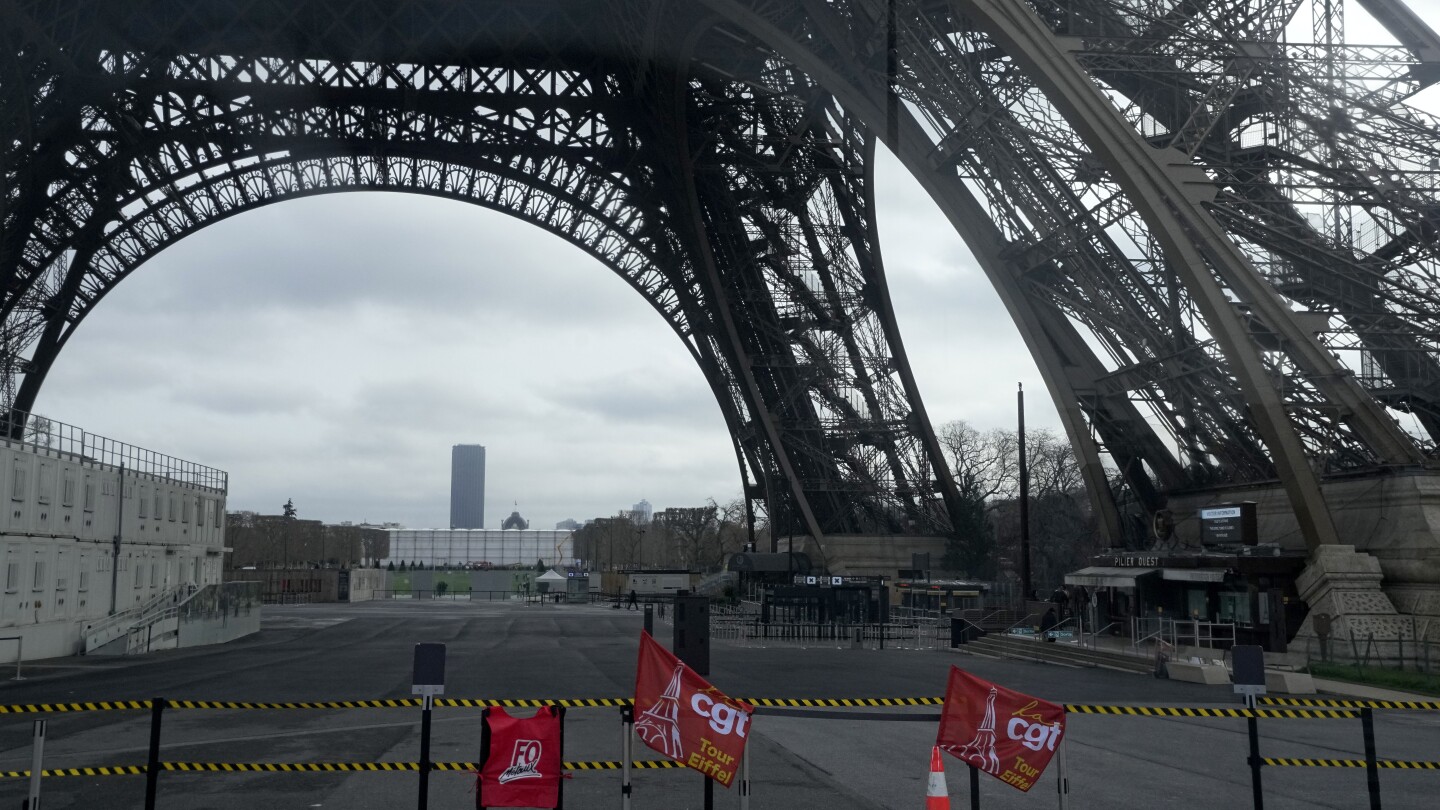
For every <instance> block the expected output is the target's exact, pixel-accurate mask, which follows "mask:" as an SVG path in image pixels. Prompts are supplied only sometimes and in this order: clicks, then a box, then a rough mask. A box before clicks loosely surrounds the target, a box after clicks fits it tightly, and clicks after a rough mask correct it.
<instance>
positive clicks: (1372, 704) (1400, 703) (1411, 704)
mask: <svg viewBox="0 0 1440 810" xmlns="http://www.w3.org/2000/svg"><path fill="white" fill-rule="evenodd" d="M1260 702H1261V703H1263V704H1265V705H1266V706H1309V707H1313V708H1328V709H1410V710H1414V711H1427V712H1436V711H1440V700H1332V699H1329V698H1272V697H1262V698H1260Z"/></svg>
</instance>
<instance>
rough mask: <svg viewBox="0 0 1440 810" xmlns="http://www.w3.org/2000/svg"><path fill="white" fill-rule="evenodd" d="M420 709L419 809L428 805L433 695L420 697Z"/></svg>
mask: <svg viewBox="0 0 1440 810" xmlns="http://www.w3.org/2000/svg"><path fill="white" fill-rule="evenodd" d="M421 705H422V707H421V709H420V793H419V798H418V800H417V802H416V805H415V806H416V807H417V808H419V810H426V808H427V807H429V806H430V708H431V707H432V706H434V705H435V696H434V695H425V696H424V697H423V698H421Z"/></svg>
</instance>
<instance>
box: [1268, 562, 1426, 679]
mask: <svg viewBox="0 0 1440 810" xmlns="http://www.w3.org/2000/svg"><path fill="white" fill-rule="evenodd" d="M1383 578H1384V576H1383V574H1381V572H1380V561H1379V560H1377V559H1376V558H1375V557H1373V556H1371V555H1369V554H1366V553H1363V552H1357V551H1356V550H1355V547H1354V546H1338V545H1337V546H1322V547H1321V548H1320V549H1318V550H1317V551H1316V552H1315V553H1314V554H1313V555H1311V557H1310V561H1309V563H1308V564H1307V565H1306V567H1305V570H1304V571H1303V572H1301V574H1300V576H1299V578H1298V579H1296V581H1295V585H1296V587H1297V588H1298V590H1299V592H1300V598H1302V599H1304V600H1305V602H1306V604H1308V605H1309V606H1310V613H1309V615H1308V616H1306V617H1305V622H1304V624H1302V625H1301V626H1300V631H1299V632H1298V633H1297V634H1296V636H1295V641H1294V642H1293V646H1292V649H1296V648H1298V649H1300V650H1304V651H1305V652H1306V653H1307V654H1308V655H1309V657H1310V658H1311V659H1313V660H1319V659H1321V658H1322V655H1321V652H1320V651H1321V644H1320V636H1319V634H1317V633H1316V627H1315V625H1316V621H1317V619H1320V617H1322V616H1325V615H1328V616H1329V617H1330V628H1329V633H1328V648H1329V649H1328V655H1326V656H1323V657H1326V658H1329V659H1330V660H1332V661H1345V662H1350V661H1354V660H1356V659H1360V660H1362V661H1363V660H1369V661H1370V662H1372V663H1375V664H1380V663H1381V662H1388V664H1389V665H1392V666H1393V665H1394V664H1395V663H1396V661H1397V659H1398V657H1399V655H1400V654H1401V651H1402V650H1404V648H1405V646H1406V645H1413V643H1414V641H1415V634H1416V629H1417V625H1416V622H1415V620H1414V618H1413V617H1411V616H1401V615H1400V614H1399V612H1398V611H1396V609H1395V605H1394V603H1393V602H1391V601H1390V597H1389V596H1388V595H1387V594H1386V593H1385V592H1384V591H1382V590H1381V589H1380V581H1381V580H1382V579H1383ZM1321 621H1322V622H1323V619H1322V620H1321ZM1413 653H1414V650H1413V649H1412V650H1410V652H1409V653H1408V654H1407V657H1408V655H1410V654H1413Z"/></svg>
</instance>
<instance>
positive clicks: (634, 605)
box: [625, 588, 640, 610]
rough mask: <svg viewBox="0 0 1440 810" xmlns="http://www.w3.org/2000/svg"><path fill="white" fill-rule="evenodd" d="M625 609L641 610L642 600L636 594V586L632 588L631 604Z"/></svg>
mask: <svg viewBox="0 0 1440 810" xmlns="http://www.w3.org/2000/svg"><path fill="white" fill-rule="evenodd" d="M625 609H626V610H639V609H640V600H639V598H638V597H637V596H636V594H635V589H634V588H631V589H630V603H629V605H628V606H627V607H626V608H625Z"/></svg>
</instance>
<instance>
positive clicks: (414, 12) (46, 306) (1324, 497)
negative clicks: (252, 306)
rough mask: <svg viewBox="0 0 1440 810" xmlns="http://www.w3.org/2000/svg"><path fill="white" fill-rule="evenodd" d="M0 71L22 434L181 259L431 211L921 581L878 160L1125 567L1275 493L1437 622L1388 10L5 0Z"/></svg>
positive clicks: (1422, 278) (932, 478)
mask: <svg viewBox="0 0 1440 810" xmlns="http://www.w3.org/2000/svg"><path fill="white" fill-rule="evenodd" d="M1424 1H1425V2H1430V0H1424ZM0 41H3V45H4V47H3V51H0V54H3V55H0V134H3V137H0V223H3V233H0V274H3V278H4V284H3V287H0V292H3V297H0V324H3V326H0V392H3V393H4V395H5V396H6V398H7V402H6V404H7V405H8V406H9V407H10V409H11V413H12V416H11V418H10V419H9V420H8V430H9V431H10V432H12V433H18V432H20V431H22V430H23V419H24V417H23V414H24V413H26V412H28V411H29V410H30V409H31V407H32V406H33V405H34V403H35V400H36V396H37V395H38V393H39V391H40V389H41V387H42V386H43V384H44V382H45V379H46V376H47V374H48V373H49V371H50V369H51V368H52V367H53V365H54V363H55V361H56V359H57V358H58V356H59V353H60V350H61V349H62V348H63V347H64V346H65V344H66V342H67V341H68V340H69V338H70V336H71V335H72V334H73V333H74V330H75V329H76V328H77V327H78V326H79V325H80V323H81V322H82V321H83V320H84V318H85V317H86V316H87V315H88V314H89V313H90V312H91V311H93V310H94V308H95V307H96V306H98V305H99V303H100V302H101V301H102V300H104V298H105V296H106V294H107V293H108V292H109V291H110V290H112V289H114V287H115V286H116V285H118V284H120V283H121V282H122V281H124V280H125V279H126V278H127V277H128V276H129V275H130V274H131V273H132V272H134V271H135V270H136V269H137V268H139V267H140V266H141V265H142V264H143V263H144V262H145V261H146V260H147V259H149V258H150V257H151V256H153V255H155V254H156V253H158V252H159V251H161V250H164V249H165V248H166V247H168V246H169V245H171V244H174V243H175V242H177V241H179V240H181V239H183V238H185V237H186V236H188V235H190V234H192V233H195V232H197V231H199V230H200V229H202V228H204V227H205V226H207V225H209V224H211V223H214V222H217V221H219V220H222V219H225V218H228V217H232V216H236V215H240V214H243V213H245V212H247V211H250V210H254V209H255V208H257V207H260V206H263V205H269V204H272V203H276V202H280V201H284V200H289V199H295V198H297V197H302V196H307V195H315V194H327V193H337V192H346V191H357V190H387V191H403V192H410V193H417V194H428V195H434V196H440V197H446V198H450V199H457V200H463V201H467V202H471V203H474V204H476V205H481V206H485V207H489V208H493V209H496V210H499V211H503V212H506V213H508V214H511V215H513V216H515V217H517V218H518V219H520V220H523V221H525V222H529V223H531V224H533V225H536V226H538V227H541V228H544V229H546V230H548V231H550V232H552V233H555V234H558V235H559V236H561V237H563V238H565V239H567V240H569V241H571V242H572V243H574V244H575V245H577V246H579V247H580V248H581V249H583V250H585V251H587V252H588V253H590V254H591V255H592V256H594V257H596V258H597V259H598V260H599V261H601V262H602V263H604V264H605V265H606V266H608V267H609V268H610V269H611V270H612V271H613V272H615V273H617V274H618V275H620V276H621V277H623V278H624V279H625V280H626V281H627V282H628V283H629V284H630V285H631V286H632V287H633V288H634V289H635V290H636V292H637V293H639V294H640V295H642V296H644V297H645V299H646V300H647V301H648V302H649V303H650V304H651V305H652V307H653V308H654V310H655V312H656V314H657V315H658V316H659V317H661V318H664V319H665V321H666V322H667V324H669V325H670V327H671V328H672V329H673V331H674V333H675V335H676V338H677V339H678V340H680V341H682V342H683V343H684V345H685V346H686V348H687V350H689V351H690V353H691V354H692V356H693V357H694V359H695V362H696V364H697V366H698V367H699V369H700V370H701V372H702V373H703V374H704V375H705V377H706V379H707V380H708V381H709V383H710V385H711V387H712V390H713V391H714V394H715V396H716V399H717V401H718V402H719V404H720V407H721V409H722V411H723V413H724V416H725V420H726V424H727V425H728V427H729V430H730V433H731V436H732V439H733V444H734V450H735V458H736V463H737V468H738V470H739V477H740V479H741V481H742V482H743V489H744V493H745V498H746V502H747V504H748V506H749V508H750V510H751V511H752V513H754V514H764V515H767V516H768V518H769V521H770V523H771V525H772V527H773V532H772V534H773V535H774V536H777V537H778V536H793V537H798V538H801V540H802V541H803V542H804V543H807V544H808V547H809V548H810V549H811V550H812V551H814V552H815V553H817V554H818V555H820V557H821V558H822V559H821V562H822V563H828V564H829V566H830V568H831V569H832V571H834V572H837V573H844V572H846V571H850V570H856V571H858V570H875V569H884V568H887V567H889V568H893V567H895V566H894V563H895V560H896V558H897V557H901V556H902V555H903V558H904V559H908V552H910V551H926V550H934V551H943V548H944V538H945V537H946V536H947V535H948V534H950V533H951V532H953V531H954V527H956V526H962V525H965V522H964V521H965V519H966V518H965V516H966V514H967V513H965V512H964V509H965V503H966V502H965V501H964V500H963V499H962V497H961V493H960V491H959V489H958V488H957V486H956V482H955V481H954V480H953V479H952V477H951V474H950V472H949V465H948V464H947V463H946V462H945V457H944V453H943V451H942V448H941V447H940V445H939V443H938V441H937V439H936V436H935V432H934V430H933V429H932V426H931V423H930V417H929V415H928V414H927V413H926V411H925V408H924V406H923V404H922V400H921V398H920V396H919V391H918V389H917V386H916V383H915V379H914V375H913V373H912V372H911V369H910V366H909V362H908V361H907V359H906V354H905V348H904V344H903V342H902V340H901V335H900V330H899V325H898V324H897V321H896V318H895V314H894V310H893V308H892V306H891V300H890V293H889V291H888V289H887V286H886V283H885V278H886V276H885V267H884V261H883V259H882V252H881V247H880V245H881V234H880V233H879V232H878V230H877V228H876V225H875V215H874V199H873V198H874V165H875V161H874V155H875V150H876V149H877V148H885V149H888V150H889V151H890V152H892V153H893V154H894V155H895V156H897V157H898V159H899V160H900V162H901V163H902V164H903V165H904V166H905V168H906V169H907V170H908V171H909V172H911V173H912V174H913V175H914V176H915V177H916V178H917V179H918V181H919V182H920V184H921V185H922V186H923V187H924V188H925V189H926V190H927V191H928V192H929V194H930V195H931V197H932V199H933V200H934V201H935V203H936V205H937V206H938V207H939V209H940V210H941V212H943V214H944V215H945V216H946V217H947V219H948V220H949V222H950V223H951V224H952V225H953V226H954V228H955V229H956V231H957V232H958V233H959V234H961V235H962V236H963V237H964V238H965V241H966V242H967V244H968V245H969V247H970V248H971V250H972V251H973V252H974V258H975V261H976V262H977V263H978V264H979V266H980V268H981V269H982V270H983V271H984V272H985V274H986V276H987V277H988V279H989V280H990V282H991V283H992V284H993V285H994V287H995V289H996V290H997V291H998V293H999V295H1000V297H1001V299H1002V301H1003V302H1004V305H1005V307H1006V309H1007V311H1008V312H1009V314H1010V316H1011V317H1012V319H1013V320H1014V322H1015V323H1016V325H1017V327H1018V328H1019V331H1020V333H1021V335H1022V336H1023V338H1024V340H1025V341H1026V344H1027V346H1028V347H1029V349H1030V350H1031V352H1032V354H1033V355H1034V357H1035V360H1036V362H1037V363H1038V365H1039V368H1040V371H1041V374H1042V376H1043V378H1044V383H1045V386H1046V389H1047V390H1048V393H1049V394H1050V397H1051V398H1052V400H1053V401H1054V404H1055V406H1056V407H1057V409H1058V412H1059V414H1060V418H1061V420H1062V422H1063V425H1064V428H1065V431H1066V434H1067V436H1068V438H1069V439H1070V443H1071V446H1072V447H1073V450H1074V453H1075V456H1076V458H1077V459H1078V460H1079V467H1080V470H1081V475H1082V478H1083V484H1084V486H1085V489H1086V491H1087V493H1088V495H1089V498H1090V504H1091V507H1092V509H1091V511H1092V513H1093V515H1094V518H1095V520H1096V521H1097V522H1098V525H1099V531H1100V532H1101V533H1102V534H1103V535H1104V537H1105V538H1106V540H1107V541H1108V542H1109V543H1110V544H1111V545H1112V546H1116V547H1125V548H1144V547H1146V546H1148V545H1149V544H1150V542H1151V538H1150V537H1149V536H1148V534H1147V531H1146V529H1145V527H1146V526H1149V525H1150V523H1151V521H1150V517H1151V515H1153V514H1154V513H1156V512H1157V511H1159V510H1161V509H1169V510H1171V512H1173V513H1174V514H1176V515H1181V516H1183V515H1187V514H1193V512H1194V510H1195V508H1197V507H1198V506H1201V505H1204V504H1207V503H1211V502H1214V501H1216V500H1225V499H1234V500H1239V499H1252V500H1257V501H1260V502H1261V504H1262V508H1263V509H1264V510H1265V513H1266V516H1267V517H1266V519H1267V521H1268V522H1269V523H1268V525H1270V526H1272V527H1273V531H1272V534H1273V536H1274V537H1276V538H1278V541H1279V542H1282V543H1284V544H1287V545H1288V546H1290V547H1293V548H1295V549H1298V550H1303V551H1305V552H1307V553H1309V554H1310V555H1312V558H1313V560H1314V562H1313V563H1312V568H1314V570H1315V571H1316V572H1317V577H1318V579H1317V581H1316V582H1313V583H1307V584H1306V585H1305V591H1303V592H1302V596H1305V597H1306V599H1307V600H1308V601H1309V602H1310V606H1311V608H1312V609H1317V608H1323V609H1325V610H1327V611H1328V612H1332V613H1334V614H1335V615H1337V616H1341V617H1342V624H1341V625H1340V626H1339V627H1337V628H1336V629H1335V630H1333V632H1337V633H1342V634H1343V633H1345V632H1349V631H1351V630H1353V631H1355V632H1358V633H1360V634H1361V635H1362V636H1363V635H1364V633H1365V632H1367V630H1370V631H1375V632H1377V634H1379V635H1385V634H1387V633H1389V631H1390V630H1392V629H1394V628H1393V627H1392V625H1393V624H1394V621H1395V616H1394V613H1395V611H1394V608H1393V605H1392V604H1391V603H1390V602H1389V601H1388V598H1387V597H1391V596H1393V597H1399V598H1400V601H1401V602H1402V603H1403V604H1405V605H1406V606H1407V607H1408V609H1410V610H1412V611H1413V612H1415V613H1416V614H1424V615H1431V616H1437V617H1440V571H1437V570H1435V569H1434V567H1433V566H1432V565H1430V564H1429V563H1427V562H1425V561H1426V560H1430V559H1434V557H1435V556H1436V554H1437V552H1440V548H1437V545H1440V544H1437V541H1436V536H1437V534H1440V527H1436V526H1432V525H1431V521H1432V520H1433V518H1431V517H1430V516H1429V512H1428V511H1427V510H1426V509H1425V508H1424V504H1425V503H1427V502H1429V501H1430V500H1433V499H1434V498H1435V497H1440V478H1437V476H1436V458H1435V455H1434V450H1435V446H1436V441H1437V439H1440V290H1437V286H1440V283H1437V280H1440V247H1437V244H1440V239H1437V235H1440V213H1437V212H1440V146H1437V137H1436V132H1437V130H1440V121H1437V118H1436V116H1435V115H1434V114H1433V113H1431V112H1429V111H1427V110H1425V109H1423V108H1422V107H1421V106H1420V105H1419V102H1418V101H1417V99H1419V98H1422V97H1423V94H1424V93H1425V92H1426V91H1427V90H1432V89H1433V86H1434V84H1435V83H1436V81H1437V80H1440V36H1437V34H1436V33H1435V31H1434V30H1432V28H1431V27H1430V25H1428V24H1427V23H1426V22H1425V19H1424V18H1423V17H1422V16H1421V15H1420V14H1417V13H1416V12H1414V11H1413V10H1412V9H1411V8H1410V7H1408V6H1407V5H1406V4H1405V3H1404V2H1402V0H1212V2H1206V3H1190V2H1182V0H1028V1H1026V2H1019V1H1017V0H938V1H937V0H831V1H830V2H819V1H818V0H795V1H794V2H780V3H777V2H773V0H683V1H682V0H409V1H408V2H405V3H396V2H393V0H284V2H281V0H214V2H206V3H196V2H188V0H6V2H4V3H3V4H0ZM957 350H961V349H959V348H957ZM1194 523H1195V521H1185V520H1181V521H1179V522H1178V523H1177V533H1179V535H1181V539H1182V540H1185V539H1186V538H1187V537H1188V538H1190V539H1193V535H1194V533H1195V529H1194ZM1376 526H1380V527H1381V528H1379V529H1376V528H1375V527H1376ZM1187 533H1189V534H1188V535H1187ZM960 539H961V541H962V542H963V541H969V540H970V539H971V538H968V537H967V538H960ZM1342 542H1343V543H1356V544H1357V546H1356V548H1355V549H1354V550H1347V549H1350V547H1349V546H1345V545H1342ZM1367 554H1370V555H1373V556H1366V555H1367ZM1331 574H1334V575H1335V576H1336V577H1339V579H1335V578H1334V577H1331V576H1330V575H1331ZM1374 577H1379V578H1381V579H1382V580H1383V583H1384V592H1383V593H1381V592H1380V591H1379V590H1378V587H1379V586H1375V588H1373V589H1371V590H1370V591H1366V590H1365V588H1366V587H1368V586H1364V584H1363V583H1364V582H1370V581H1371V579H1372V578H1374ZM1332 580H1333V581H1337V582H1338V581H1343V583H1344V584H1345V586H1344V587H1342V588H1340V589H1339V590H1335V589H1334V588H1331V587H1330V586H1329V585H1326V584H1325V582H1330V581H1332ZM1332 591H1333V592H1332ZM1377 600H1378V601H1377ZM1346 616H1353V617H1357V618H1356V622H1358V624H1352V625H1351V626H1350V627H1346V626H1345V625H1344V621H1348V620H1345V619H1344V618H1343V617H1346ZM1430 624H1431V626H1432V627H1433V628H1435V632H1437V633H1440V622H1431V623H1430ZM1390 635H1392V636H1393V633H1390Z"/></svg>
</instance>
